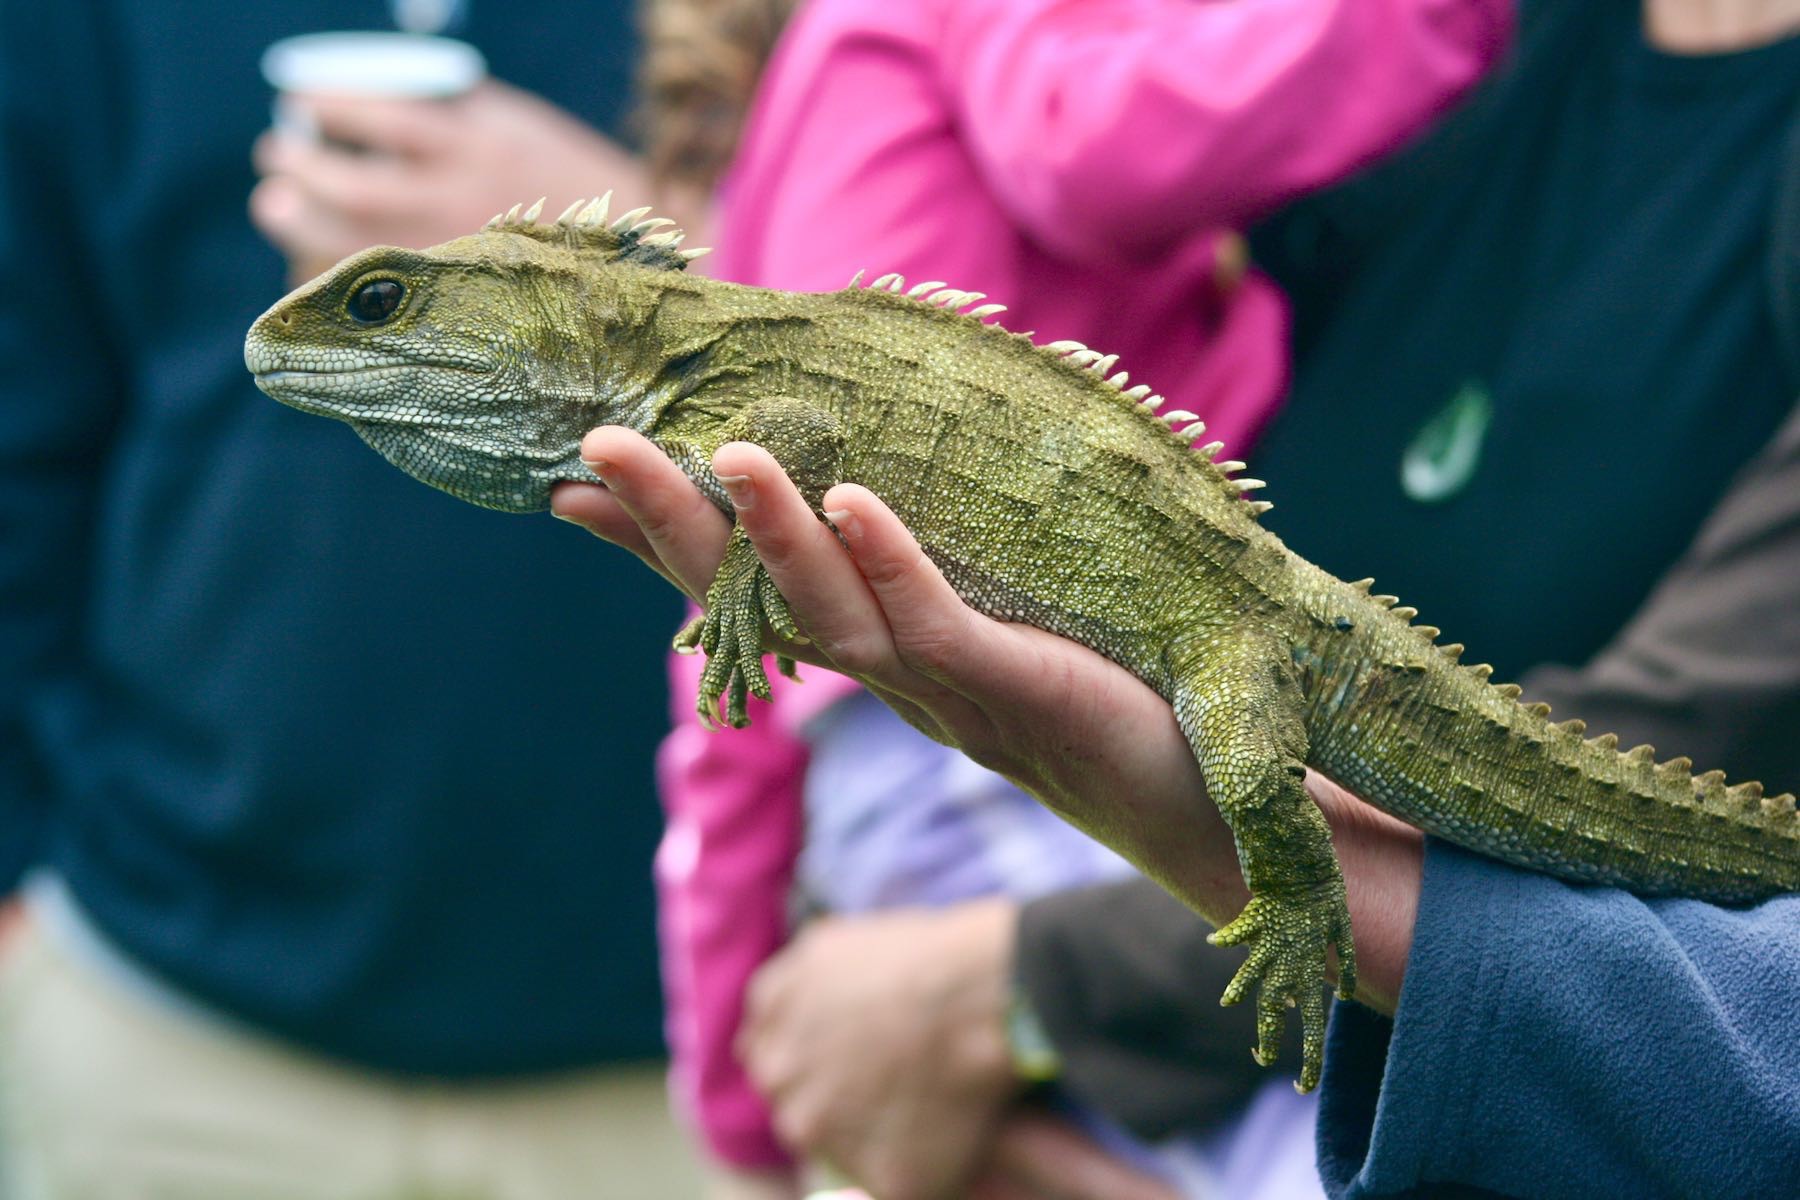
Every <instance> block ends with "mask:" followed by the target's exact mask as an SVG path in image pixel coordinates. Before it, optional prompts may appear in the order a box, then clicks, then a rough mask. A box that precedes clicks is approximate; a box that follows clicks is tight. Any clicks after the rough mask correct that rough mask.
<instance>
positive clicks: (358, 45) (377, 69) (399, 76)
mask: <svg viewBox="0 0 1800 1200" xmlns="http://www.w3.org/2000/svg"><path fill="white" fill-rule="evenodd" d="M262 73H263V78H264V79H266V80H268V81H269V86H271V87H273V88H274V89H275V91H276V92H277V95H276V98H275V118H274V119H275V127H276V128H277V129H280V130H282V131H283V132H286V133H291V134H295V135H298V136H302V137H311V138H316V137H317V136H318V134H319V131H318V128H317V126H316V125H314V123H313V122H312V120H311V118H310V117H309V116H308V115H307V114H306V112H305V110H304V109H302V108H300V107H299V106H298V105H295V104H292V103H290V102H288V100H287V98H288V96H289V95H292V94H297V93H306V92H327V93H331V94H334V95H340V96H370V97H381V98H383V99H398V100H447V99H450V98H451V97H453V96H460V95H462V94H463V93H464V92H467V91H468V90H469V89H471V88H473V87H474V86H475V85H476V84H478V83H480V82H481V81H482V80H483V79H484V78H486V77H487V60H486V59H484V58H482V56H481V51H479V50H477V49H476V48H475V47H473V46H471V45H469V44H468V43H467V42H459V41H456V40H455V39H454V38H443V37H428V36H425V35H423V34H416V33H308V34H303V35H301V36H299V37H291V38H284V39H282V40H281V41H279V42H276V43H275V44H274V45H272V46H270V47H269V48H268V49H267V50H265V51H263V56H262Z"/></svg>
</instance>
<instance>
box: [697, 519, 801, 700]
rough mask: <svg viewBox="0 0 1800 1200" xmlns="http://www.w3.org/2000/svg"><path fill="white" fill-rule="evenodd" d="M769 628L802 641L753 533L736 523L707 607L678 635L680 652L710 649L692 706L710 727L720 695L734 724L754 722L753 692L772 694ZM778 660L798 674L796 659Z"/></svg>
mask: <svg viewBox="0 0 1800 1200" xmlns="http://www.w3.org/2000/svg"><path fill="white" fill-rule="evenodd" d="M765 627H766V628H768V629H772V630H774V631H775V635H776V636H777V637H779V638H781V639H783V640H785V641H799V640H801V638H800V627H799V626H798V625H797V624H796V623H795V622H794V614H793V612H792V610H790V609H789V608H788V603H787V601H786V600H785V599H784V598H783V597H782V595H781V593H780V592H779V591H777V590H776V589H775V584H774V583H773V582H772V581H771V580H770V579H769V573H768V572H767V571H766V570H764V569H763V565H762V562H761V561H760V560H759V559H758V558H757V557H756V550H755V548H754V547H752V546H751V544H750V539H749V537H748V536H747V535H746V534H745V533H744V531H743V529H742V528H736V529H733V530H732V531H731V540H730V541H729V542H727V543H726V546H725V560H724V561H723V562H721V563H720V564H719V573H718V574H717V575H715V576H714V577H713V581H712V586H711V587H709V588H707V589H706V611H705V612H704V613H702V614H701V615H700V616H697V617H695V618H694V619H693V620H691V621H689V622H688V623H687V624H686V625H685V626H683V627H682V630H681V632H680V633H678V634H676V635H675V650H676V652H677V653H679V654H693V653H694V652H695V651H704V652H705V653H706V669H705V670H704V671H703V672H701V675H700V695H699V698H698V700H697V702H696V703H695V706H694V707H695V711H696V712H698V713H699V714H700V720H701V722H702V723H703V724H704V725H706V727H707V728H709V729H717V728H718V726H719V698H720V697H721V696H723V697H724V698H725V723H726V724H727V725H730V726H731V727H732V728H733V729H742V728H743V727H744V726H746V725H748V724H749V723H750V717H749V713H748V711H747V706H748V704H749V697H751V696H755V697H757V698H759V699H762V700H767V699H769V696H770V691H769V676H768V673H767V672H766V671H764V670H763V665H762V658H763V630H764V628H765ZM775 665H776V667H777V668H778V669H779V670H780V671H781V673H782V674H783V675H786V676H787V677H788V678H790V679H797V678H799V676H798V675H797V674H796V673H795V669H794V660H793V659H791V658H788V657H786V656H784V655H778V656H776V659H775Z"/></svg>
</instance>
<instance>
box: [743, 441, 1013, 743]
mask: <svg viewBox="0 0 1800 1200" xmlns="http://www.w3.org/2000/svg"><path fill="white" fill-rule="evenodd" d="M713 471H714V473H715V474H717V475H719V476H720V477H721V478H722V479H732V480H736V481H740V482H737V483H734V484H733V485H732V486H733V487H735V488H737V489H738V490H739V493H740V496H742V497H744V498H745V499H747V500H748V501H749V503H748V504H747V506H745V507H740V508H739V510H738V514H737V519H738V523H739V524H741V525H742V526H743V527H744V531H745V532H746V533H748V534H749V535H750V540H751V542H752V543H754V544H755V546H756V552H757V555H758V557H760V558H761V559H762V561H763V565H764V566H765V567H767V568H768V571H769V576H770V578H772V579H773V580H774V581H775V586H776V587H778V588H780V589H781V592H782V595H784V596H786V597H787V599H788V603H789V604H790V606H791V607H792V608H793V610H794V612H795V614H796V615H797V616H799V618H800V620H801V623H802V624H803V625H804V626H805V628H806V634H807V637H808V638H809V639H810V640H811V643H812V644H813V645H814V646H816V647H817V648H818V649H819V650H820V651H821V652H822V653H823V654H824V655H825V657H826V659H827V660H829V661H830V663H831V664H832V665H833V666H834V667H836V668H837V669H838V670H840V671H843V672H845V673H846V674H849V675H853V676H855V677H856V678H858V679H860V680H862V681H864V682H865V683H868V684H870V685H871V686H873V687H875V688H877V689H879V690H881V691H884V692H887V693H892V694H896V695H899V696H903V697H906V698H907V699H908V700H910V701H912V702H913V704H914V705H915V706H916V708H920V709H925V710H929V711H930V712H931V713H932V714H933V717H932V720H931V722H930V724H931V726H932V727H933V728H936V729H937V730H938V733H937V734H936V735H934V736H938V737H939V739H940V740H949V739H946V738H944V736H943V728H944V727H945V726H954V725H959V724H960V725H963V726H967V727H969V728H976V727H979V726H982V725H985V724H986V723H987V722H986V719H985V717H983V716H982V715H981V714H980V713H979V712H978V711H977V710H976V709H975V708H974V707H973V706H972V705H970V704H969V702H968V701H967V699H965V698H964V697H962V696H959V695H957V694H956V693H955V692H954V691H952V690H951V689H949V688H947V687H945V686H944V685H943V684H942V683H940V682H938V681H937V680H934V679H930V678H927V677H926V676H923V675H921V674H919V673H918V672H916V671H914V670H912V669H911V668H910V667H909V666H908V665H907V664H906V662H904V661H903V659H902V658H901V656H900V654H899V653H898V652H897V648H896V645H895V642H894V639H893V638H892V636H891V635H890V633H889V618H888V616H887V614H886V613H884V612H883V610H882V606H881V604H880V603H879V601H878V600H877V599H876V597H875V595H874V593H873V592H872V591H871V590H870V586H869V584H868V582H867V581H866V580H865V579H864V578H863V573H862V570H861V568H860V566H859V565H858V564H857V563H856V562H855V561H853V560H852V559H851V558H850V557H849V556H848V555H846V554H845V553H844V548H843V544H842V543H841V542H839V540H838V535H837V534H836V533H834V532H833V531H832V530H831V529H830V528H828V527H826V526H825V525H823V524H821V523H820V522H819V520H818V517H817V516H816V515H815V514H814V513H813V511H812V509H811V508H809V507H808V506H807V504H806V502H805V500H803V499H802V498H801V496H800V493H799V492H798V491H796V490H795V489H794V485H793V484H792V483H791V482H790V481H789V480H788V478H787V476H786V475H785V474H783V473H782V470H781V467H780V464H778V463H777V462H776V461H775V459H774V457H773V456H771V455H770V454H769V453H768V451H766V450H764V449H762V448H761V447H759V446H753V445H751V444H749V443H747V442H734V443H730V444H727V445H725V446H721V447H720V448H719V449H718V451H717V453H715V454H714V455H713ZM859 491H860V489H859ZM862 494H863V495H868V493H867V492H863V493H862ZM734 502H735V503H739V504H743V503H744V500H743V499H736V498H734ZM894 523H895V524H896V525H898V522H897V521H895V522H894ZM907 537H908V538H909V539H910V535H907ZM920 557H921V558H922V557H923V555H922V554H921V556H920ZM934 569H935V568H934ZM948 594H949V595H950V597H951V601H952V603H954V604H955V605H956V606H957V607H958V608H961V607H962V602H961V601H960V600H957V599H956V598H955V595H954V593H948ZM963 611H964V612H966V611H967V610H966V609H963Z"/></svg>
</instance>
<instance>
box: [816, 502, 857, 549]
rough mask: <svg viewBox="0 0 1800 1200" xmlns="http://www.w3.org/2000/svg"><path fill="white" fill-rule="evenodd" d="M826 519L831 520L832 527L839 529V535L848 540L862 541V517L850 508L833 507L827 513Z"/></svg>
mask: <svg viewBox="0 0 1800 1200" xmlns="http://www.w3.org/2000/svg"><path fill="white" fill-rule="evenodd" d="M825 519H826V520H827V521H830V522H831V527H832V528H833V529H835V530H837V531H838V536H839V537H841V538H843V539H844V540H845V541H846V542H860V541H862V535H863V527H862V519H861V518H860V517H858V516H857V515H856V514H855V513H853V512H851V511H850V510H849V509H847V508H838V509H833V510H831V511H830V512H827V513H826V514H825Z"/></svg>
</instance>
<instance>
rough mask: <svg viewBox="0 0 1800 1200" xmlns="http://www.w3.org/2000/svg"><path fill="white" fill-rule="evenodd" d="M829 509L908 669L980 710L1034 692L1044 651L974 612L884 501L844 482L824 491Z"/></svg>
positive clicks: (1003, 625)
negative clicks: (1036, 668) (972, 701)
mask: <svg viewBox="0 0 1800 1200" xmlns="http://www.w3.org/2000/svg"><path fill="white" fill-rule="evenodd" d="M825 508H826V510H827V511H828V512H836V513H839V514H841V515H842V519H841V520H839V521H838V522H837V524H838V529H839V532H840V533H841V534H842V535H843V537H844V543H845V544H846V545H847V546H848V547H849V548H850V553H851V555H852V557H853V558H854V561H855V563H856V566H857V568H858V570H859V571H860V573H861V574H862V576H863V578H864V580H865V581H866V582H867V586H868V588H869V590H870V592H871V593H872V594H873V595H874V597H875V600H876V603H877V604H878V605H879V606H880V608H881V612H882V615H883V617H884V618H885V621H886V623H887V625H888V628H889V630H890V631H891V632H890V637H891V640H892V644H893V646H894V647H895V648H896V650H897V652H898V654H899V657H900V658H901V659H902V661H903V662H904V663H905V664H906V666H907V667H909V668H910V669H912V670H913V671H916V672H918V673H919V674H921V675H923V676H925V677H926V678H929V679H931V680H933V681H934V682H937V683H939V684H941V685H943V686H945V687H946V688H948V689H952V690H954V691H955V692H956V693H958V694H959V695H963V696H965V697H968V698H972V699H976V700H979V701H981V702H982V703H983V704H998V705H1002V706H1004V705H1005V704H1007V703H1009V702H1012V701H1013V700H1015V699H1017V697H1016V696H1014V695H1013V693H1015V692H1020V693H1021V694H1025V693H1029V691H1030V690H1031V689H1032V688H1033V687H1034V686H1035V683H1034V682H1033V680H1032V676H1033V675H1034V672H1033V671H1032V670H1031V669H1030V666H1029V664H1030V663H1031V662H1032V661H1033V660H1041V658H1042V654H1041V652H1040V650H1039V649H1038V648H1037V647H1036V646H1035V645H1034V644H1033V643H1032V642H1030V641H1029V640H1028V639H1025V638H1021V637H1020V636H1019V634H1018V631H1017V630H1015V629H1014V628H1012V627H1011V626H1008V625H1006V624H1003V623H1002V622H999V621H993V620H989V619H987V618H984V617H981V616H979V615H978V614H977V613H975V612H974V610H972V609H971V608H969V606H968V605H967V604H965V603H964V602H963V600H962V598H961V597H960V596H959V595H958V594H957V593H956V590H955V589H954V588H952V587H951V586H950V583H949V581H948V580H946V579H945V578H944V574H943V572H942V571H940V570H938V568H937V565H936V564H935V563H933V562H932V561H931V559H930V558H929V557H928V556H927V555H926V554H925V551H924V550H923V549H922V548H921V547H920V546H919V543H918V541H917V540H916V539H915V538H914V537H913V535H912V533H911V531H909V530H908V529H907V528H906V526H905V525H904V524H902V523H901V521H900V519H899V517H897V516H895V515H894V513H893V510H891V509H889V508H888V507H887V505H885V504H883V503H882V501H881V500H880V498H879V497H877V496H876V495H875V494H874V493H872V492H870V491H869V490H868V489H867V488H863V487H859V486H857V485H855V484H839V485H838V486H837V487H835V488H833V489H831V491H829V492H827V493H826V495H825ZM1021 662H1023V663H1025V664H1026V669H1025V670H1020V664H1021Z"/></svg>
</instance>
